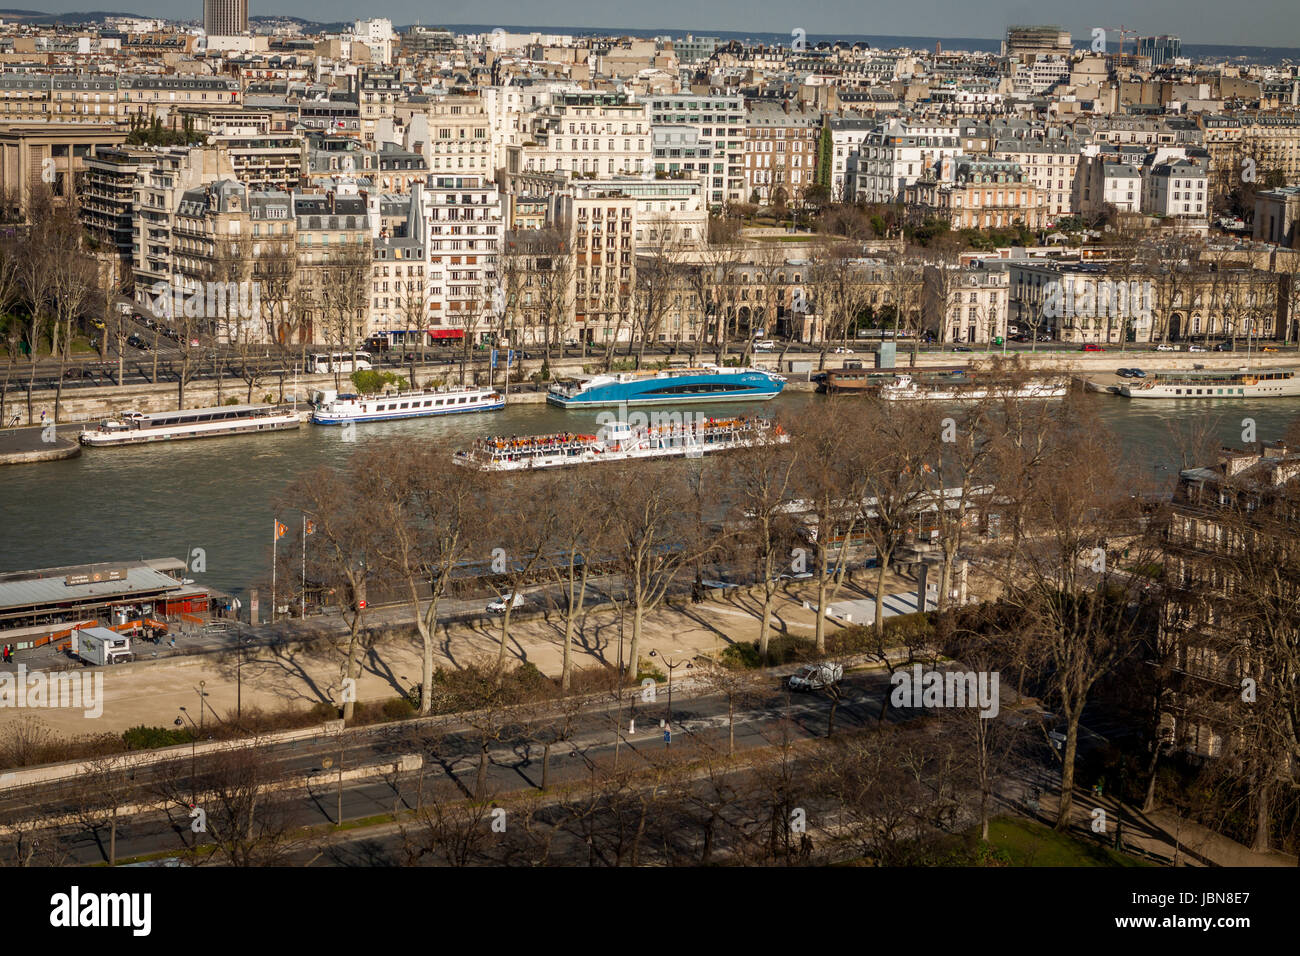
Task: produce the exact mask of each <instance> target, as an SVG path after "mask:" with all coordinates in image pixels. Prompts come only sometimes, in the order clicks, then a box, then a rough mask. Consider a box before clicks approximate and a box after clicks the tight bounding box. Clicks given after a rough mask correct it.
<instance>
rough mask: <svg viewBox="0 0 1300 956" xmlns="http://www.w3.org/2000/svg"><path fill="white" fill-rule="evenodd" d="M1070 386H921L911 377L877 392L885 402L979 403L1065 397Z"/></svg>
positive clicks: (1049, 383) (1057, 383)
mask: <svg viewBox="0 0 1300 956" xmlns="http://www.w3.org/2000/svg"><path fill="white" fill-rule="evenodd" d="M1068 390H1069V385H1068V384H1067V383H1065V382H1063V381H1059V380H1046V381H1034V382H1025V383H1023V384H1019V385H1017V384H1013V383H1010V382H1002V383H1000V382H969V383H968V382H925V383H920V382H917V381H916V380H915V379H913V378H912V376H910V375H899V376H898V377H897V378H895V379H894V381H893V382H891V383H890V384H889V385H884V386H882V387H881V389H880V392H879V394H880V397H881V398H883V399H885V400H886V401H891V402H900V401H932V402H938V401H951V402H979V401H984V400H986V399H990V398H992V399H1004V398H1023V399H1037V398H1064V397H1065V395H1066V393H1067V392H1068Z"/></svg>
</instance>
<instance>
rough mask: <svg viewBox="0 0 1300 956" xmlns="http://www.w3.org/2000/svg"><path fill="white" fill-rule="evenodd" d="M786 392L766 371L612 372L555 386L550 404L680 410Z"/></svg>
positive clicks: (782, 381) (761, 399) (710, 367)
mask: <svg viewBox="0 0 1300 956" xmlns="http://www.w3.org/2000/svg"><path fill="white" fill-rule="evenodd" d="M784 387H785V377H784V376H781V375H777V374H776V373H775V372H769V371H766V370H765V369H761V368H721V367H719V366H717V365H705V366H701V367H699V368H678V369H664V370H662V371H644V372H611V373H609V374H608V375H596V376H594V377H592V378H587V379H567V380H562V381H558V382H556V383H555V384H554V385H552V386H551V387H550V389H549V390H548V391H547V393H546V400H547V401H548V402H550V403H551V404H552V405H558V406H560V407H561V408H590V407H594V406H601V405H679V404H681V403H683V402H765V401H767V400H769V399H772V398H776V397H777V396H778V395H780V394H781V389H783V388H784Z"/></svg>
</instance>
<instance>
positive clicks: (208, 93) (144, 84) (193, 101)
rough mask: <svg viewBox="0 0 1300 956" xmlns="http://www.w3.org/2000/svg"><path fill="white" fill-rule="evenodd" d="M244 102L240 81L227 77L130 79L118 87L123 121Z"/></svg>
mask: <svg viewBox="0 0 1300 956" xmlns="http://www.w3.org/2000/svg"><path fill="white" fill-rule="evenodd" d="M84 92H89V91H84ZM242 101H243V91H242V90H241V88H240V84H239V81H238V80H235V79H231V78H230V77H223V76H190V75H186V74H172V75H154V74H146V75H142V76H130V75H128V76H123V77H122V78H121V80H120V81H119V87H118V103H119V105H120V107H121V115H122V117H123V118H125V117H129V116H145V117H148V116H152V115H154V114H155V113H157V112H160V111H164V110H170V109H176V108H179V107H181V106H229V105H231V104H233V103H240V102H242ZM83 103H84V101H83Z"/></svg>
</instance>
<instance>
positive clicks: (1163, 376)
mask: <svg viewBox="0 0 1300 956" xmlns="http://www.w3.org/2000/svg"><path fill="white" fill-rule="evenodd" d="M1119 393H1120V394H1121V395H1123V396H1124V397H1125V398H1285V397H1287V396H1289V395H1300V377H1297V375H1296V370H1295V369H1293V368H1238V369H1235V370H1229V369H1193V370H1191V371H1169V372H1150V373H1148V375H1147V377H1146V378H1145V379H1142V380H1141V381H1128V382H1124V383H1123V384H1122V385H1120V386H1119Z"/></svg>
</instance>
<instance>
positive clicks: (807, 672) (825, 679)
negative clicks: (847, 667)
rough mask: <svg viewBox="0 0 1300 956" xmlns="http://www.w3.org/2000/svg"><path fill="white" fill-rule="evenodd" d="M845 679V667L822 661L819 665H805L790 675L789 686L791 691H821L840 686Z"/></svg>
mask: <svg viewBox="0 0 1300 956" xmlns="http://www.w3.org/2000/svg"><path fill="white" fill-rule="evenodd" d="M843 677H844V668H843V666H841V665H839V664H833V663H831V662H830V661H822V662H821V663H819V664H804V665H803V666H802V667H800V668H799V669H798V670H797V671H795V672H794V673H793V674H791V675H790V679H789V680H788V681H787V684H788V686H789V687H790V689H791V690H821V689H822V688H823V687H830V686H831V685H832V684H838V683H839V682H840V680H841V679H842V678H843Z"/></svg>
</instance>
